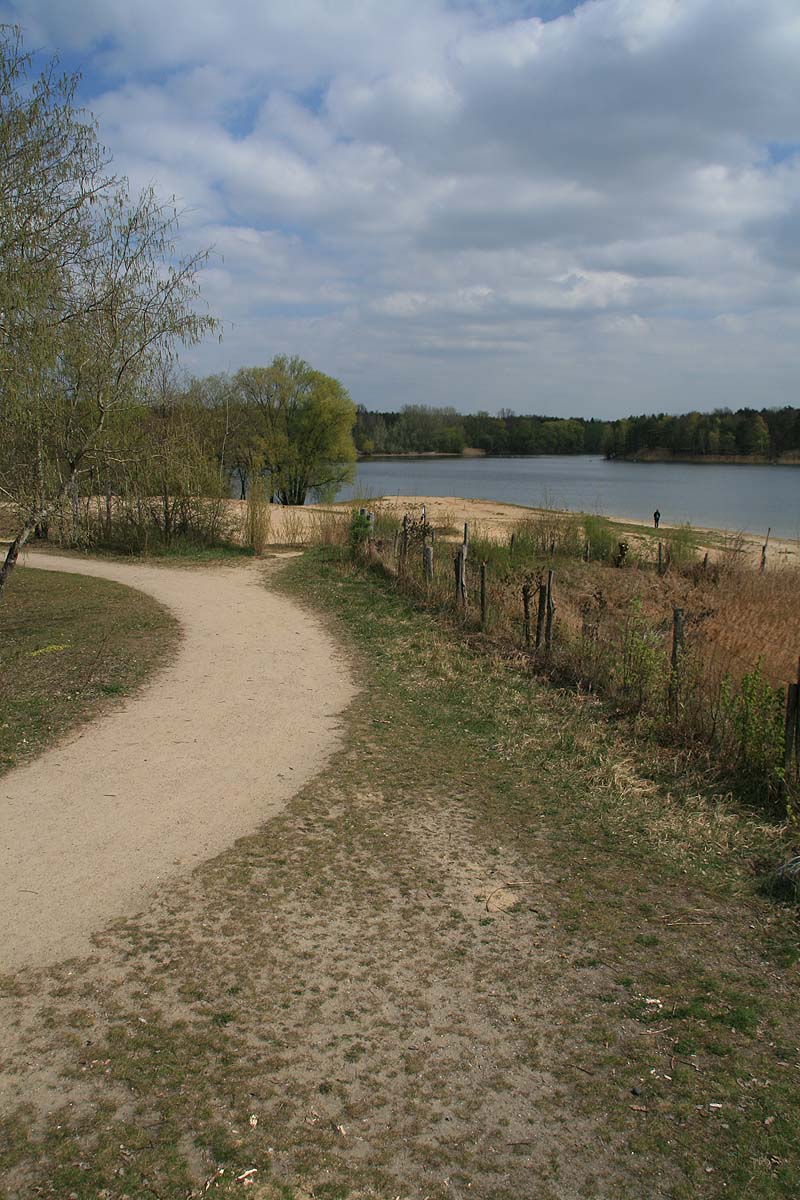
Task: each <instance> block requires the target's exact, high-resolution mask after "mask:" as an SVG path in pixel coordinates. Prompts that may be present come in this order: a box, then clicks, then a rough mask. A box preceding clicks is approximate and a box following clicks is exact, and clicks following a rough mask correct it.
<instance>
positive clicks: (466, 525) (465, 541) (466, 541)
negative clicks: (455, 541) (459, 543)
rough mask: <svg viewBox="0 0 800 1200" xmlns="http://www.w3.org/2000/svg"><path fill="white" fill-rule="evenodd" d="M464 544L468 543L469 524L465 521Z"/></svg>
mask: <svg viewBox="0 0 800 1200" xmlns="http://www.w3.org/2000/svg"><path fill="white" fill-rule="evenodd" d="M464 545H465V546H468V545H469V525H468V524H467V522H466V521H465V522H464Z"/></svg>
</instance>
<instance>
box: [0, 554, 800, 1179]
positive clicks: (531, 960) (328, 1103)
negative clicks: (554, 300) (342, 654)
mask: <svg viewBox="0 0 800 1200" xmlns="http://www.w3.org/2000/svg"><path fill="white" fill-rule="evenodd" d="M282 578H283V580H284V586H285V587H286V588H287V589H288V590H290V592H291V593H292V594H293V595H294V596H296V597H297V598H298V599H300V600H301V601H302V602H303V603H305V604H308V605H310V606H311V607H312V608H313V609H314V610H315V611H317V612H319V613H322V614H323V615H324V617H325V619H326V620H328V621H329V622H330V625H331V628H332V630H334V631H335V633H336V635H337V637H339V638H340V639H341V640H342V642H343V643H344V644H345V646H347V647H348V648H349V652H350V654H351V656H352V660H353V662H354V664H355V669H356V670H357V672H358V676H359V680H360V683H361V685H362V692H361V694H360V696H359V697H358V698H357V700H356V701H355V702H354V704H353V705H352V707H351V709H350V711H349V713H348V715H347V719H346V738H345V741H344V744H343V746H342V748H341V750H340V751H339V752H338V753H337V754H336V756H335V757H334V759H333V760H332V762H331V764H330V766H329V767H328V769H327V770H325V771H323V772H322V773H321V774H320V775H319V776H318V777H317V778H316V779H314V780H313V781H312V782H311V783H310V784H309V785H308V787H306V789H305V790H304V791H303V792H302V793H301V794H300V795H299V796H298V797H297V799H296V800H295V801H294V802H293V803H292V804H291V805H290V807H289V808H288V809H287V811H286V812H284V813H283V814H281V815H280V816H278V817H277V818H275V819H273V820H272V821H270V822H269V823H268V824H267V825H266V826H265V827H264V829H263V830H261V831H259V832H257V833H255V834H254V835H253V836H252V837H249V838H245V839H242V840H241V841H240V842H238V843H237V844H236V846H235V847H233V848H232V849H231V850H230V851H228V852H227V853H226V854H224V855H221V856H219V857H218V858H217V859H215V860H213V861H211V862H209V863H207V864H205V865H204V866H202V867H201V868H200V869H198V870H197V871H196V872H195V873H194V874H193V875H192V876H191V877H190V878H187V879H185V880H180V879H179V880H176V881H175V882H174V883H173V884H171V886H170V888H169V890H168V891H167V892H165V893H164V895H163V896H162V897H161V899H160V901H159V902H158V903H156V904H153V905H151V907H150V908H149V909H148V910H147V911H146V912H144V913H143V914H142V915H141V916H140V917H137V918H135V919H133V920H130V921H126V922H122V923H120V925H119V926H118V927H117V928H116V929H113V930H110V931H108V932H106V933H105V934H103V935H102V936H101V937H100V938H99V939H98V944H97V950H96V954H95V957H94V959H93V960H91V961H87V962H85V963H78V962H71V963H70V964H68V965H65V966H64V967H63V968H60V969H55V970H53V971H51V972H50V973H49V974H47V975H45V976H42V977H33V976H26V977H22V978H20V979H18V980H15V981H7V984H6V999H5V1000H3V1001H2V1003H3V1005H4V1006H5V1008H6V1009H7V1011H8V1012H9V1014H10V1013H12V1012H13V1014H14V1021H15V1022H19V1027H15V1029H14V1037H13V1039H12V1042H13V1043H14V1045H15V1048H14V1049H13V1050H11V1051H9V1053H8V1055H7V1056H6V1060H5V1062H6V1067H5V1070H6V1073H7V1075H6V1080H7V1087H6V1095H7V1096H8V1097H9V1098H10V1100H9V1101H8V1107H7V1112H6V1115H5V1125H4V1128H3V1129H2V1130H0V1146H4V1147H5V1149H4V1150H2V1151H0V1195H3V1188H5V1197H8V1198H9V1200H10V1197H12V1196H13V1197H15V1198H16V1197H18V1196H23V1195H25V1196H27V1195H35V1194H39V1195H44V1196H46V1197H55V1196H61V1195H69V1194H71V1193H74V1194H75V1196H77V1197H78V1200H89V1198H90V1197H92V1198H94V1197H96V1196H98V1195H104V1196H106V1197H107V1198H108V1200H121V1197H122V1196H123V1195H127V1196H129V1197H130V1200H140V1198H142V1200H144V1197H152V1196H153V1195H157V1196H159V1197H164V1198H166V1197H169V1198H172V1197H179V1196H180V1197H185V1196H192V1197H200V1196H203V1195H210V1196H220V1197H224V1196H235V1195H241V1194H246V1192H245V1191H244V1185H243V1184H242V1183H240V1182H237V1177H238V1176H240V1175H241V1174H242V1173H243V1172H244V1171H247V1170H253V1169H255V1171H256V1175H255V1179H256V1180H257V1182H256V1185H255V1189H254V1194H255V1195H258V1197H259V1200H289V1198H290V1197H293V1198H294V1200H309V1198H311V1197H329V1198H330V1197H337V1196H347V1197H350V1200H361V1198H365V1200H366V1198H367V1197H372V1198H381V1200H385V1198H387V1197H393V1196H398V1195H402V1196H404V1197H411V1196H429V1197H431V1198H432V1200H445V1197H450V1196H452V1195H453V1194H456V1193H457V1194H459V1195H464V1196H466V1195H476V1196H480V1197H482V1198H483V1200H521V1197H523V1196H534V1195H535V1196H536V1197H537V1198H538V1197H541V1198H542V1200H562V1198H563V1197H565V1196H592V1197H603V1198H604V1200H605V1198H608V1200H611V1197H613V1198H614V1200H618V1198H619V1200H628V1198H630V1200H633V1198H634V1197H636V1198H637V1200H639V1198H641V1197H643V1196H645V1197H656V1196H664V1197H667V1196H668V1197H670V1198H671V1200H673V1198H674V1200H689V1198H690V1197H692V1198H694V1197H699V1198H700V1200H711V1198H716V1197H721V1196H726V1197H740V1198H742V1200H744V1198H745V1197H747V1200H774V1198H779V1197H786V1198H788V1197H794V1196H796V1180H797V1178H798V1177H799V1176H800V1146H798V1140H797V1137H796V1116H795V1115H796V1112H797V1111H798V1105H800V1074H799V1071H798V1058H799V1057H800V1054H799V1052H798V1042H797V1025H796V1012H797V984H798V969H797V956H796V948H797V925H796V923H795V918H794V917H793V915H792V912H791V911H790V910H788V909H784V908H782V907H780V906H776V905H775V903H774V902H773V901H771V900H767V899H765V898H763V897H760V896H759V895H758V894H757V892H756V885H755V875H754V872H753V869H752V864H753V863H754V862H757V861H758V860H759V859H761V858H764V857H774V856H775V855H776V853H777V851H778V849H779V848H780V847H781V846H782V845H783V842H782V838H783V834H782V832H781V831H780V830H779V829H775V828H773V827H771V826H770V825H769V824H768V823H765V822H762V821H759V820H757V819H756V818H755V817H752V816H748V815H747V814H746V813H745V812H739V811H737V810H735V809H733V808H730V807H729V806H728V805H727V802H726V800H725V799H724V798H722V797H709V796H704V795H700V794H696V793H691V792H689V793H687V792H681V790H680V788H679V787H678V786H676V781H675V779H674V778H673V780H672V783H671V786H670V790H669V791H667V790H665V789H663V788H662V787H660V786H659V784H658V783H657V782H656V781H654V780H653V779H652V777H651V776H650V775H649V774H648V771H647V763H646V762H643V761H640V758H639V752H638V750H637V747H636V745H635V744H631V743H628V742H626V741H625V740H624V739H623V738H622V736H621V735H620V733H619V731H618V730H617V729H616V728H615V727H614V726H612V725H610V724H608V723H606V721H605V720H604V719H603V718H602V716H601V715H600V713H599V711H598V709H597V707H596V706H593V705H588V704H587V703H586V702H585V701H581V700H580V699H578V698H576V697H575V696H573V695H571V694H569V693H567V692H562V691H560V690H558V689H547V688H546V687H542V686H540V685H538V684H537V683H536V682H535V681H534V680H533V679H532V678H531V677H530V675H528V674H527V673H526V672H525V671H524V670H523V669H520V667H519V665H516V664H514V663H513V662H512V663H509V662H505V661H501V660H499V659H496V658H493V657H492V656H490V655H488V654H480V653H476V651H475V649H474V648H472V647H471V646H470V645H468V644H467V643H466V642H465V641H464V640H463V639H462V638H461V637H460V635H459V632H458V630H457V629H452V628H451V629H448V628H447V627H445V626H444V625H443V624H439V623H438V622H437V621H436V620H434V619H432V618H431V616H430V615H429V614H425V613H422V612H419V611H417V610H415V608H414V607H413V606H412V605H410V604H409V603H408V602H407V601H406V600H405V599H404V598H403V597H401V596H399V595H397V594H396V593H395V591H394V589H393V585H392V583H391V582H390V581H387V580H386V579H380V578H378V577H377V576H370V575H368V574H362V573H360V572H358V571H356V570H354V569H353V568H351V567H349V566H346V565H342V564H340V563H339V562H337V561H336V559H335V558H334V557H333V556H331V555H326V554H324V553H315V554H309V555H306V556H304V557H302V558H297V559H293V560H291V561H290V562H289V564H288V566H287V568H286V571H285V574H284V575H283V577H282ZM222 799H223V798H222V797H221V800H222ZM3 1015H4V1014H3V1013H0V1017H2V1016H3ZM45 1070H46V1071H48V1072H50V1073H51V1074H50V1075H49V1077H48V1078H49V1082H48V1084H47V1087H44V1085H43V1081H42V1078H41V1073H42V1072H43V1071H45ZM48 1089H49V1090H48ZM48 1096H58V1098H59V1100H58V1104H54V1103H52V1102H51V1103H48V1101H47V1097H48ZM39 1097H43V1099H41V1100H40V1099H39ZM253 1116H255V1117H256V1118H257V1120H256V1123H255V1124H253V1123H252V1121H251V1118H252V1117H253ZM81 1164H83V1165H81ZM223 1169H224V1173H223V1174H220V1172H221V1171H223ZM120 1172H122V1174H120ZM54 1181H55V1182H54ZM723 1185H724V1186H723ZM36 1189H41V1190H40V1191H37V1190H36Z"/></svg>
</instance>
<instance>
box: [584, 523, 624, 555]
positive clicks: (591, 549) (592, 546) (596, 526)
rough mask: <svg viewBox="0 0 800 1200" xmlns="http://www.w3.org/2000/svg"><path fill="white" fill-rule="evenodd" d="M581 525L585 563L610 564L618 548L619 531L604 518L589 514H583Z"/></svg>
mask: <svg viewBox="0 0 800 1200" xmlns="http://www.w3.org/2000/svg"><path fill="white" fill-rule="evenodd" d="M582 523H583V536H584V539H585V548H584V552H585V557H586V559H587V561H591V562H611V561H612V560H613V558H614V555H615V554H616V553H617V549H618V546H619V530H617V529H615V528H614V527H613V526H612V525H611V523H610V522H609V521H607V520H606V519H605V517H598V516H595V515H593V514H591V513H584V515H583V518H582Z"/></svg>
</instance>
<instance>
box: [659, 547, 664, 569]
mask: <svg viewBox="0 0 800 1200" xmlns="http://www.w3.org/2000/svg"><path fill="white" fill-rule="evenodd" d="M658 573H659V575H663V574H664V543H663V542H659V543H658Z"/></svg>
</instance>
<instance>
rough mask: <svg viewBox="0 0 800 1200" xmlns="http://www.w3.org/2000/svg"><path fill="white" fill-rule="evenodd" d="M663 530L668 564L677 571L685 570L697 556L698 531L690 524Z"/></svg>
mask: <svg viewBox="0 0 800 1200" xmlns="http://www.w3.org/2000/svg"><path fill="white" fill-rule="evenodd" d="M662 532H663V537H662V539H661V540H662V541H663V542H664V546H665V551H666V561H667V564H668V565H669V566H670V567H671V568H672V569H673V570H675V571H684V570H685V569H686V568H687V567H689V566H691V565H692V563H693V562H694V560H695V558H696V557H697V535H696V533H695V532H694V530H693V529H692V527H691V525H688V524H687V525H677V526H676V527H675V528H674V529H669V530H664V531H662Z"/></svg>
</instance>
